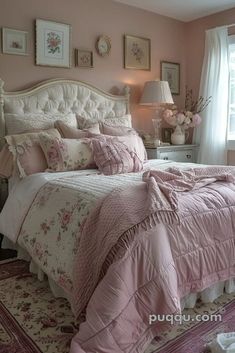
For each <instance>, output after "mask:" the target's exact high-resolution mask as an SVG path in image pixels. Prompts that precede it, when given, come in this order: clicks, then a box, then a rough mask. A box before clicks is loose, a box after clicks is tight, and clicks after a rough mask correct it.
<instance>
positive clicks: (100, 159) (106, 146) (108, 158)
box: [91, 136, 143, 175]
mask: <svg viewBox="0 0 235 353" xmlns="http://www.w3.org/2000/svg"><path fill="white" fill-rule="evenodd" d="M91 146H92V150H93V153H94V160H95V162H96V164H97V166H98V168H99V170H100V171H101V172H102V173H103V174H105V175H112V174H120V173H129V172H139V171H141V170H142V169H143V162H142V161H141V160H140V159H139V158H138V156H137V155H136V153H135V152H133V151H130V150H129V149H128V148H127V147H126V145H125V144H124V143H122V142H120V141H118V139H117V138H111V137H104V136H101V137H97V138H93V139H92V140H91Z"/></svg>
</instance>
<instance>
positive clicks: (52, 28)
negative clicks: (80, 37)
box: [36, 19, 71, 68]
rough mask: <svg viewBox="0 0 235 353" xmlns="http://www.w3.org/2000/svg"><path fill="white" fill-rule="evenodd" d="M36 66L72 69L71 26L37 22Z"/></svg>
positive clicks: (43, 21) (42, 21)
mask: <svg viewBox="0 0 235 353" xmlns="http://www.w3.org/2000/svg"><path fill="white" fill-rule="evenodd" d="M36 65H42V66H56V67H67V68H69V67H71V26H70V25H68V24H64V23H57V22H52V21H45V20H40V19H39V20H36Z"/></svg>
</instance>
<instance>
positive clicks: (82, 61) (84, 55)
mask: <svg viewBox="0 0 235 353" xmlns="http://www.w3.org/2000/svg"><path fill="white" fill-rule="evenodd" d="M75 66H78V67H84V68H91V67H93V52H92V51H90V50H83V49H75Z"/></svg>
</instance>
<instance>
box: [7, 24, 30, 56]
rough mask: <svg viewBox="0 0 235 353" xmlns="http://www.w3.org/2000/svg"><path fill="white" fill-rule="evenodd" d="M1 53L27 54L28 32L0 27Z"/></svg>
mask: <svg viewBox="0 0 235 353" xmlns="http://www.w3.org/2000/svg"><path fill="white" fill-rule="evenodd" d="M2 52H3V54H13V55H28V32H26V31H20V30H18V29H13V28H6V27H4V28H2Z"/></svg>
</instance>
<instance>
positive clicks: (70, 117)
mask: <svg viewBox="0 0 235 353" xmlns="http://www.w3.org/2000/svg"><path fill="white" fill-rule="evenodd" d="M56 120H62V121H63V122H64V123H66V124H68V125H69V126H72V127H77V120H76V116H75V114H73V113H69V114H66V115H62V114H35V113H32V114H29V113H27V114H9V113H7V114H5V121H6V131H7V134H8V135H14V134H21V133H24V132H29V131H32V130H35V129H37V130H39V129H40V130H42V129H43V130H45V129H50V128H53V127H54V122H55V121H56Z"/></svg>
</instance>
